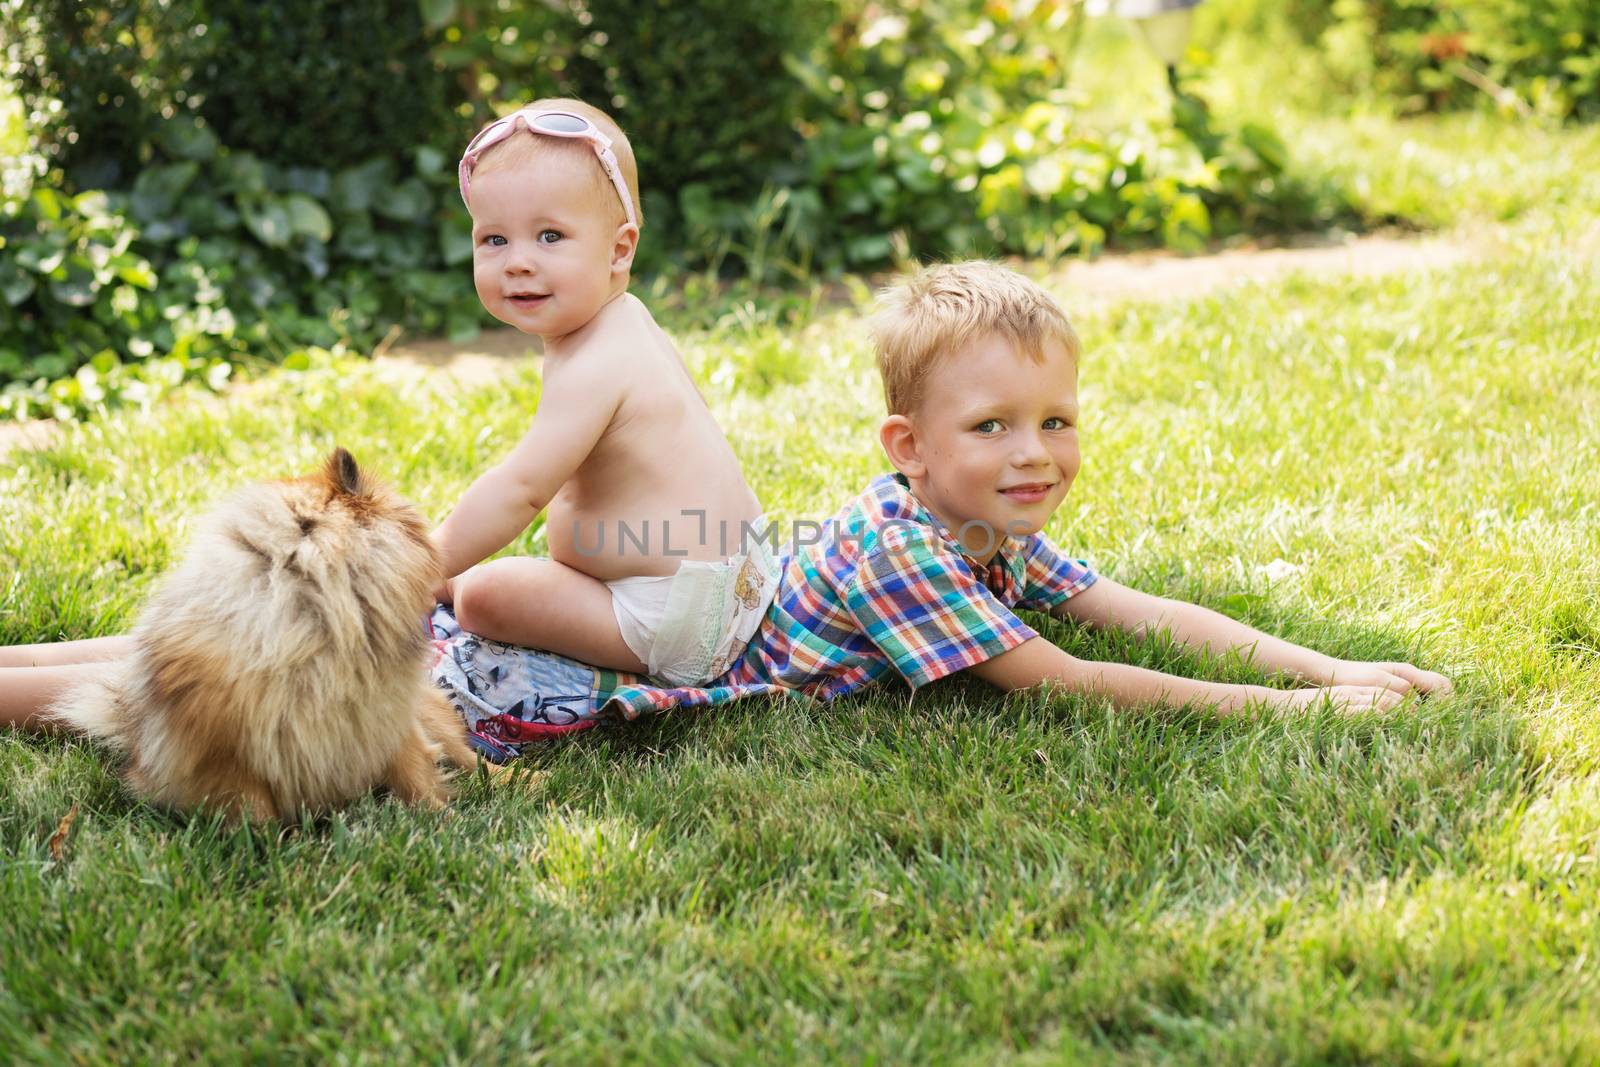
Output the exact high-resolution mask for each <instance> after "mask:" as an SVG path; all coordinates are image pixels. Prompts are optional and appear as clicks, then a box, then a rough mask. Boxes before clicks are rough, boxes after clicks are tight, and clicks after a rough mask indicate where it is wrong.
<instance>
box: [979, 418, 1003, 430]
mask: <svg viewBox="0 0 1600 1067" xmlns="http://www.w3.org/2000/svg"><path fill="white" fill-rule="evenodd" d="M999 428H1000V420H999V419H984V420H983V421H982V422H980V423H978V425H976V426H974V427H973V429H974V430H977V431H978V432H979V433H994V432H995V431H996V430H998V429H999Z"/></svg>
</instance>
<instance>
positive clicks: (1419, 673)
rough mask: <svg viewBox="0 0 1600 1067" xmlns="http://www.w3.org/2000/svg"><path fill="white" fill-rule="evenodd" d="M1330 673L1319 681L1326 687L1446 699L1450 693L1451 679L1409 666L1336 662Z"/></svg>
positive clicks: (1405, 664) (1404, 664)
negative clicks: (1376, 689) (1375, 689)
mask: <svg viewBox="0 0 1600 1067" xmlns="http://www.w3.org/2000/svg"><path fill="white" fill-rule="evenodd" d="M1333 666H1334V669H1333V673H1332V674H1330V675H1329V676H1328V677H1326V678H1324V679H1323V680H1322V681H1323V683H1324V684H1326V685H1365V686H1382V687H1383V688H1385V689H1392V690H1394V691H1395V692H1397V693H1402V694H1403V693H1410V692H1413V691H1415V692H1418V693H1438V694H1439V695H1440V696H1446V695H1448V694H1449V692H1450V690H1451V688H1452V687H1451V685H1450V679H1448V678H1446V677H1445V676H1444V675H1442V674H1438V673H1436V672H1434V671H1425V670H1423V669H1421V668H1420V667H1413V666H1412V665H1411V664H1409V663H1361V662H1358V661H1355V660H1345V659H1341V660H1335V661H1334V665H1333Z"/></svg>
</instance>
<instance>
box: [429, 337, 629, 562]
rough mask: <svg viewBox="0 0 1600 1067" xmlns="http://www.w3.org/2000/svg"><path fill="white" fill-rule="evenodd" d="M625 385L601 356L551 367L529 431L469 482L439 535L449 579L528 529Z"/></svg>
mask: <svg viewBox="0 0 1600 1067" xmlns="http://www.w3.org/2000/svg"><path fill="white" fill-rule="evenodd" d="M587 355H588V354H585V357H587ZM595 355H598V353H596V354H595ZM625 380H626V379H625V378H624V377H623V376H621V375H620V374H619V373H618V372H617V368H616V367H615V366H614V365H613V362H612V361H611V360H607V359H603V358H594V359H588V358H577V357H565V358H564V359H563V361H562V363H561V365H559V366H552V365H551V364H550V363H548V362H547V364H546V369H545V382H544V391H543V393H542V394H541V396H540V398H539V410H538V411H537V412H535V413H534V416H533V422H532V424H531V425H529V427H528V432H527V433H526V434H524V435H523V437H522V440H521V441H519V442H517V445H516V447H514V448H513V449H512V450H511V452H510V453H509V454H508V455H507V456H506V458H505V459H503V460H501V461H500V463H498V464H497V465H496V466H494V467H492V468H491V469H489V470H488V471H486V472H485V473H484V474H482V475H481V476H479V477H478V479H477V480H476V481H474V482H473V483H472V485H471V486H470V487H469V488H468V489H467V492H466V494H465V495H464V496H463V497H462V498H461V500H460V502H459V503H458V504H456V506H455V509H454V510H453V511H451V512H450V515H449V517H448V518H446V519H445V521H444V522H443V523H441V524H440V525H439V528H438V529H437V530H436V531H434V535H433V540H434V544H435V545H436V546H438V548H439V552H440V555H441V557H442V561H443V564H444V577H445V578H447V579H448V578H453V577H455V576H456V575H458V574H460V573H461V572H462V571H464V570H466V569H467V568H468V567H471V566H472V565H473V564H475V563H478V562H479V561H481V560H483V559H485V558H487V557H488V556H490V555H493V554H494V553H495V552H498V551H499V550H500V549H502V548H504V547H505V546H506V545H508V544H510V543H511V542H512V540H513V539H514V538H515V537H516V536H517V535H518V534H520V533H521V532H522V531H523V530H525V529H527V527H528V524H529V523H531V522H532V521H533V520H534V518H535V516H537V515H538V514H539V512H541V511H543V510H544V508H545V505H547V504H549V503H550V500H551V498H553V497H554V496H555V495H556V493H557V491H559V490H560V488H561V487H562V485H564V484H565V483H566V481H567V479H569V478H571V477H572V474H573V472H574V471H576V470H577V469H578V467H579V466H580V465H581V464H582V463H583V461H584V460H585V459H586V458H587V457H588V455H589V453H590V452H592V451H593V450H594V447H595V444H596V443H597V442H598V441H599V440H600V438H601V436H602V435H603V434H604V433H605V431H606V428H607V427H608V426H609V425H610V424H611V419H612V417H613V416H614V415H615V414H616V411H617V408H618V406H619V405H620V404H621V403H622V393H623V388H624V385H623V383H624V382H625Z"/></svg>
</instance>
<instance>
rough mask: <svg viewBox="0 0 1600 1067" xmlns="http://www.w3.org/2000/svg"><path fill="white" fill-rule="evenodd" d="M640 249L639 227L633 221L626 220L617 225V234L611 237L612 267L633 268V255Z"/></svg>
mask: <svg viewBox="0 0 1600 1067" xmlns="http://www.w3.org/2000/svg"><path fill="white" fill-rule="evenodd" d="M638 251H639V227H637V226H635V225H634V224H633V223H631V222H624V223H623V224H622V225H621V226H618V227H617V233H616V236H614V237H613V238H612V239H611V269H612V270H613V271H624V270H632V269H633V257H634V254H635V253H637V252H638Z"/></svg>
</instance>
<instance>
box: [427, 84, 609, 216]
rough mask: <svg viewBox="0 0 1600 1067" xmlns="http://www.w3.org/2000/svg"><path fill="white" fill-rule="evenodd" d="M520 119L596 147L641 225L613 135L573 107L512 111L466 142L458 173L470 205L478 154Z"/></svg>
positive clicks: (507, 134) (551, 134) (529, 125)
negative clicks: (566, 109) (613, 145)
mask: <svg viewBox="0 0 1600 1067" xmlns="http://www.w3.org/2000/svg"><path fill="white" fill-rule="evenodd" d="M518 123H521V125H522V126H524V127H526V129H527V130H528V132H529V133H537V134H542V135H544V136H546V137H568V138H573V139H576V140H579V141H587V142H589V144H590V146H592V147H593V148H594V154H595V156H596V157H598V158H599V160H600V168H601V169H602V170H604V171H605V172H606V177H608V178H610V179H611V184H612V186H613V187H615V188H616V190H617V196H618V197H620V198H621V199H622V210H623V211H625V212H627V215H628V223H629V225H631V226H634V227H635V228H637V227H638V225H639V218H638V216H637V215H635V214H634V211H633V197H631V196H629V195H628V183H627V182H626V181H624V180H623V177H622V167H621V166H620V165H619V164H618V163H617V156H616V153H614V152H612V151H611V138H609V137H607V136H606V135H605V134H603V133H601V132H600V128H599V127H598V126H596V125H595V124H594V123H592V122H590V121H589V120H588V119H586V118H584V117H583V116H582V115H575V114H573V113H572V112H570V111H558V110H553V109H546V110H539V109H535V108H531V107H525V108H522V109H521V110H520V111H513V112H512V113H511V114H509V115H507V116H506V117H505V118H500V119H495V120H494V121H493V122H491V123H489V125H487V126H485V127H484V128H483V129H482V130H480V131H479V132H478V136H476V137H474V138H473V139H472V141H471V143H469V144H468V145H467V150H466V151H465V152H463V153H462V154H461V165H460V166H459V167H458V168H457V174H458V175H459V176H460V178H461V199H462V201H463V202H465V203H467V205H468V206H469V207H470V206H471V202H470V201H468V200H467V191H468V189H470V188H471V184H472V170H473V168H474V167H476V166H477V165H478V160H479V158H481V157H482V155H483V153H484V152H485V151H486V150H487V149H488V148H489V147H490V146H492V145H497V144H499V143H500V142H501V141H503V140H505V139H506V138H507V137H510V136H511V135H512V134H513V133H515V132H517V125H518Z"/></svg>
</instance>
